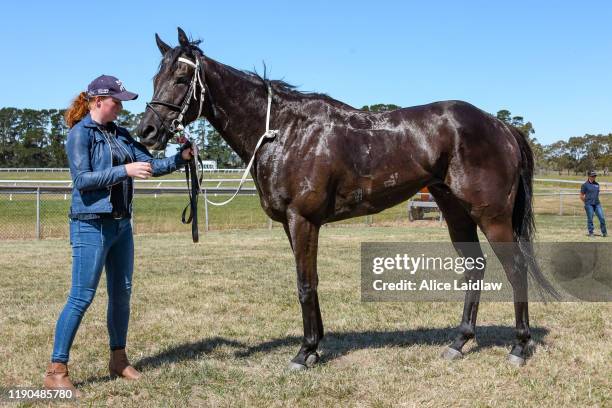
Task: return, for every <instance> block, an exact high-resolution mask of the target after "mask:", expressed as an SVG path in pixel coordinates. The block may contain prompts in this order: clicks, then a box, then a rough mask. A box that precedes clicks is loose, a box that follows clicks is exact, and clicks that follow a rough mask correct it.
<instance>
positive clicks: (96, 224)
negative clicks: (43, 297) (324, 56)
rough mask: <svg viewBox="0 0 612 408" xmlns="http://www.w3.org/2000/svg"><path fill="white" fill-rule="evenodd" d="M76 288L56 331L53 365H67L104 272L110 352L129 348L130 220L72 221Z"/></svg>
mask: <svg viewBox="0 0 612 408" xmlns="http://www.w3.org/2000/svg"><path fill="white" fill-rule="evenodd" d="M70 245H71V246H72V285H71V287H70V293H69V295H68V301H67V302H66V305H65V306H64V309H63V310H62V312H61V314H60V316H59V319H58V320H57V324H56V327H55V341H54V344H53V354H52V355H51V361H53V362H61V363H67V362H68V360H69V357H70V348H71V346H72V342H73V341H74V337H75V335H76V332H77V330H78V328H79V325H80V324H81V319H82V318H83V315H84V314H85V311H86V310H87V308H88V307H89V305H90V304H91V302H92V300H93V298H94V296H95V294H96V289H97V287H98V282H99V281H100V275H101V274H102V268H103V267H105V269H106V287H107V291H108V310H107V327H108V335H109V339H110V342H109V343H110V348H111V350H116V349H121V348H124V347H125V342H126V337H127V330H128V321H129V317H130V295H131V292H132V272H133V270H134V237H133V235H132V226H131V224H130V220H129V219H128V218H125V219H121V220H115V219H106V218H105V219H93V220H70Z"/></svg>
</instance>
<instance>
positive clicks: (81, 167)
mask: <svg viewBox="0 0 612 408" xmlns="http://www.w3.org/2000/svg"><path fill="white" fill-rule="evenodd" d="M117 141H118V142H119V143H121V144H123V146H124V147H125V148H126V149H127V151H128V152H129V153H130V154H131V155H132V158H133V159H134V161H135V162H148V163H151V167H152V168H153V176H154V177H158V176H163V175H164V174H168V173H172V172H173V171H175V170H177V169H178V168H179V167H180V166H182V165H184V164H186V163H187V162H185V161H184V160H183V158H182V157H181V153H180V152H179V153H177V154H176V155H174V156H170V157H166V158H164V159H154V158H153V156H152V155H151V153H149V151H148V150H147V148H146V147H145V146H143V145H142V144H141V143H139V142H138V141H136V140H134V139H133V138H132V137H131V136H130V134H129V132H128V131H127V130H126V129H125V128H122V127H119V126H117ZM111 148H112V147H111V146H110V145H109V144H108V143H107V141H106V139H105V136H104V134H103V133H102V130H101V129H100V128H99V126H98V124H97V123H96V122H94V121H93V120H92V119H91V116H90V115H89V114H87V115H86V116H85V117H84V118H83V119H82V120H81V121H80V122H78V123H77V124H76V125H74V126H73V127H72V129H70V132H69V133H68V139H67V141H66V154H67V156H68V163H69V165H70V176H71V177H72V185H73V187H72V203H71V206H70V213H71V214H92V213H110V212H112V210H113V206H112V204H111V200H110V198H111V197H110V192H111V186H112V185H114V184H117V183H121V182H122V181H123V180H125V179H126V178H127V177H129V176H128V175H127V172H126V168H125V165H120V166H113V165H112V154H111V150H110V149H111ZM133 186H134V183H132V189H133V188H134V187H133ZM133 196H134V192H133V191H132V197H133ZM127 206H128V208H129V212H130V213H131V212H132V203H131V202H130V203H127Z"/></svg>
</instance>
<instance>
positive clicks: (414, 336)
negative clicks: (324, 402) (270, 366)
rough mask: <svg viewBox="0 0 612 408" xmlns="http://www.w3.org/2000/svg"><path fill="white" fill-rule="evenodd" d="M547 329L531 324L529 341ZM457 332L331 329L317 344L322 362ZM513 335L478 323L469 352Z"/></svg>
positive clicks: (256, 349) (291, 341)
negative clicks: (472, 345)
mask: <svg viewBox="0 0 612 408" xmlns="http://www.w3.org/2000/svg"><path fill="white" fill-rule="evenodd" d="M548 332H549V331H548V329H546V328H542V327H532V328H531V336H532V340H533V341H534V343H535V344H536V345H539V344H545V342H544V337H545V336H546V335H547V334H548ZM456 333H457V331H456V328H455V327H444V328H433V329H425V328H423V329H414V330H395V331H364V332H344V333H343V332H336V333H334V332H332V333H328V334H326V335H325V337H324V338H323V341H322V342H321V343H320V346H319V347H320V348H321V349H322V350H323V351H324V353H323V354H322V356H321V362H326V361H331V360H334V359H336V358H338V357H341V356H343V355H346V354H348V353H349V352H352V351H355V350H360V349H368V348H383V347H408V346H412V345H423V344H426V345H432V346H440V347H444V346H447V345H448V344H450V343H451V341H452V339H453V337H454V336H455V334H456ZM515 336H516V332H515V330H514V328H511V327H506V326H477V327H476V339H477V346H476V347H474V349H472V350H471V351H470V352H476V351H478V350H482V349H485V348H490V347H508V351H510V346H511V345H512V344H513V342H514V339H515V338H516V337H515ZM301 341H302V338H301V337H297V336H288V337H284V338H280V339H274V340H270V341H266V342H263V343H260V344H258V345H255V346H252V347H247V348H246V349H244V350H238V351H236V353H235V355H236V357H239V358H246V357H249V356H251V355H253V354H256V353H262V352H264V353H265V352H271V351H273V350H275V349H277V348H282V347H289V346H294V347H296V350H295V351H296V352H297V349H298V348H299V346H300V345H301ZM291 357H292V356H291Z"/></svg>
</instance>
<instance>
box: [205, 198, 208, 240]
mask: <svg viewBox="0 0 612 408" xmlns="http://www.w3.org/2000/svg"><path fill="white" fill-rule="evenodd" d="M204 231H206V232H208V196H207V194H206V188H204Z"/></svg>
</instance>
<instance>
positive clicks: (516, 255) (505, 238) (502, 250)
mask: <svg viewBox="0 0 612 408" xmlns="http://www.w3.org/2000/svg"><path fill="white" fill-rule="evenodd" d="M482 230H483V232H484V234H485V235H486V236H487V239H488V240H489V242H490V243H491V247H492V248H493V250H494V251H495V254H496V255H497V257H498V258H499V260H500V262H501V264H502V266H503V268H504V271H505V272H506V276H507V277H508V280H509V281H510V284H511V285H512V292H513V296H514V313H515V318H516V339H517V341H516V343H515V344H514V346H513V347H512V350H511V351H510V354H509V355H508V361H509V362H510V363H512V364H514V365H517V366H522V365H524V364H525V360H526V358H527V355H528V352H529V350H528V349H529V346H530V344H531V342H530V340H531V331H530V329H529V310H528V303H527V289H528V288H527V263H526V260H525V257H524V255H523V253H522V251H521V250H520V247H519V244H518V243H517V242H516V240H515V238H514V234H513V230H512V219H511V218H510V217H507V218H506V219H505V220H487V221H484V222H483V223H482Z"/></svg>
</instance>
